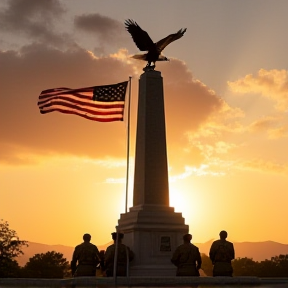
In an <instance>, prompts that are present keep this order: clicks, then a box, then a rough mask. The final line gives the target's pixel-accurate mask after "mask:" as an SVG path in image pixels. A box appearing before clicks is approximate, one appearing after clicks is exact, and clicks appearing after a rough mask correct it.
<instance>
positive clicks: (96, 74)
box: [0, 44, 132, 162]
mask: <svg viewBox="0 0 288 288" xmlns="http://www.w3.org/2000/svg"><path fill="white" fill-rule="evenodd" d="M0 62H1V68H0V78H1V105H0V110H1V113H0V114H1V116H0V117H1V123H5V125H3V126H2V125H1V126H2V127H1V144H5V145H1V147H2V148H3V149H1V152H0V154H1V157H0V158H2V159H3V157H2V156H3V155H5V158H6V159H8V158H9V159H10V161H11V157H12V156H11V155H10V154H11V153H12V154H14V155H15V159H16V158H17V162H18V158H19V156H17V154H23V153H25V154H29V153H32V154H49V153H51V154H74V155H78V156H81V155H82V156H84V155H89V156H91V157H99V155H101V156H103V155H104V156H105V155H113V156H115V157H116V156H118V155H119V154H120V155H121V153H124V154H125V151H126V150H125V135H126V134H125V133H126V132H125V124H124V123H123V122H113V123H105V124H104V125H103V123H98V122H93V121H88V120H86V119H82V118H81V117H77V116H72V115H65V114H61V113H51V115H41V114H40V113H39V109H38V107H37V101H38V96H39V94H40V92H41V91H42V90H44V89H47V88H53V87H63V86H64V87H71V88H80V87H88V86H93V85H103V84H112V83H118V82H121V81H125V80H126V79H127V80H128V76H129V75H131V74H132V68H131V67H129V66H127V65H125V64H123V62H121V61H119V60H117V59H111V58H101V59H96V58H93V56H92V55H91V54H90V53H89V52H87V51H85V50H82V49H75V50H70V51H66V52H61V51H59V50H55V49H49V48H47V47H45V46H44V45H36V44H34V45H31V46H29V47H26V48H25V49H22V51H21V53H17V52H15V51H8V52H1V53H0ZM9 155H10V156H9Z"/></svg>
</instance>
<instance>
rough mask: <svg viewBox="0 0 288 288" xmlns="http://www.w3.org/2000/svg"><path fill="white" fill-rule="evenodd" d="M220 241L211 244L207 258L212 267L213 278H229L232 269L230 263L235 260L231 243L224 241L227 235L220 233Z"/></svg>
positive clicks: (224, 232)
mask: <svg viewBox="0 0 288 288" xmlns="http://www.w3.org/2000/svg"><path fill="white" fill-rule="evenodd" d="M219 236H220V239H219V240H216V241H214V242H213V243H212V246H211V248H210V252H209V257H210V259H211V261H212V263H213V265H214V267H213V276H230V277H232V274H233V268H232V265H231V261H232V260H233V259H234V258H235V251H234V245H233V243H231V242H229V241H227V240H226V238H227V236H228V234H227V232H226V231H221V232H220V234H219Z"/></svg>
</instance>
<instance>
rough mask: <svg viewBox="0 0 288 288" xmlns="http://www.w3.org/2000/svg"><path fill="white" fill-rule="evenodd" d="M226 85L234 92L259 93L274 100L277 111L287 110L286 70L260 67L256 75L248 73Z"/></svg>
mask: <svg viewBox="0 0 288 288" xmlns="http://www.w3.org/2000/svg"><path fill="white" fill-rule="evenodd" d="M228 86H229V87H230V89H231V90H232V91H233V92H235V93H245V94H247V93H259V94H261V95H262V96H264V97H267V98H269V99H271V100H272V101H273V102H275V108H276V109H277V110H279V111H287V110H288V71H287V70H284V69H283V70H276V69H273V70H265V69H260V70H259V71H258V73H257V75H256V76H253V75H252V74H248V75H246V76H245V77H243V78H241V79H239V80H236V81H234V82H230V81H228Z"/></svg>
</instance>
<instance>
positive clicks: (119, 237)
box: [111, 232, 124, 240]
mask: <svg viewBox="0 0 288 288" xmlns="http://www.w3.org/2000/svg"><path fill="white" fill-rule="evenodd" d="M111 235H112V239H113V240H116V238H117V232H113V233H111ZM123 238H124V234H123V233H119V232H118V239H123Z"/></svg>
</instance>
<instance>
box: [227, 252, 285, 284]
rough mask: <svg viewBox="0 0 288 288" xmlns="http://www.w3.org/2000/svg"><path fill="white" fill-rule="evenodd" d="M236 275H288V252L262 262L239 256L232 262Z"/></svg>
mask: <svg viewBox="0 0 288 288" xmlns="http://www.w3.org/2000/svg"><path fill="white" fill-rule="evenodd" d="M232 266H233V269H234V276H257V277H261V278H262V277H288V254H286V255H279V256H275V257H272V258H271V260H267V259H266V260H265V261H261V262H257V261H253V259H250V258H238V259H235V260H234V261H233V262H232Z"/></svg>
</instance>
